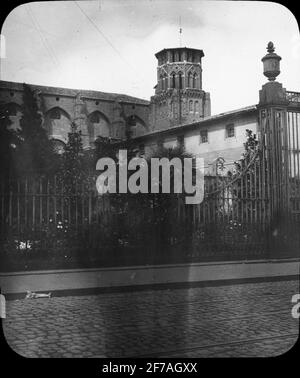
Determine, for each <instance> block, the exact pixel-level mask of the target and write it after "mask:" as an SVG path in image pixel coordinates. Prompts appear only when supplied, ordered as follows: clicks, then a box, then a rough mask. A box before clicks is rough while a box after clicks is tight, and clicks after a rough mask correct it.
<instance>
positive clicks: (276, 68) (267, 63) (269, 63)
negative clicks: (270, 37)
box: [261, 42, 281, 81]
mask: <svg viewBox="0 0 300 378" xmlns="http://www.w3.org/2000/svg"><path fill="white" fill-rule="evenodd" d="M267 51H268V54H267V55H265V56H264V57H263V58H262V60H261V61H262V62H263V65H264V75H265V76H266V77H267V78H268V79H269V81H275V80H276V77H277V76H278V75H279V74H280V60H281V57H280V56H279V55H277V54H276V53H275V52H274V51H275V47H274V44H273V42H269V43H268V46H267Z"/></svg>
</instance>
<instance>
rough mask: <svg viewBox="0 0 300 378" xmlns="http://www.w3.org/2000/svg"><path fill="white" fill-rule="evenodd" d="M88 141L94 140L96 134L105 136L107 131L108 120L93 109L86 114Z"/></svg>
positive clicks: (108, 134)
mask: <svg viewBox="0 0 300 378" xmlns="http://www.w3.org/2000/svg"><path fill="white" fill-rule="evenodd" d="M88 121H89V137H90V142H94V141H95V140H96V139H97V138H98V136H101V137H104V138H107V137H109V136H110V133H109V121H108V119H107V118H106V117H105V116H104V115H103V114H102V113H101V112H99V111H95V112H93V113H91V114H90V115H89V116H88Z"/></svg>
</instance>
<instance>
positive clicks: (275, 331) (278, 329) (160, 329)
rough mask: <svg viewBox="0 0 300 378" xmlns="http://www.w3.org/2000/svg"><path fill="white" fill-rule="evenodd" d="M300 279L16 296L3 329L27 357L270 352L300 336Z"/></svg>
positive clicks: (12, 344)
mask: <svg viewBox="0 0 300 378" xmlns="http://www.w3.org/2000/svg"><path fill="white" fill-rule="evenodd" d="M297 293H299V281H298V280H280V281H272V282H251V283H243V284H234V285H223V286H215V287H212V286H211V287H190V288H186V287H182V288H180V287H176V288H167V289H156V290H152V289H148V290H143V291H133V290H132V291H127V292H111V293H102V294H98V295H81V296H76V295H73V296H72V295H70V296H61V297H55V296H54V297H52V298H50V299H48V298H43V299H21V300H10V301H7V303H6V311H7V316H6V319H3V331H4V334H5V338H6V340H7V343H8V344H9V346H10V347H11V348H12V349H13V350H14V351H15V352H16V353H18V354H20V355H22V356H25V357H98V358H99V357H108V358H113V357H149V358H150V357H154V358H155V357H165V358H168V357H189V358H192V357H196V358H199V357H253V356H258V357H270V356H277V355H281V354H283V353H285V352H287V351H288V350H289V349H290V348H292V346H293V345H294V344H295V342H296V340H297V338H298V334H299V320H297V319H295V318H293V317H292V313H291V311H292V306H293V304H292V302H291V299H292V296H293V295H294V294H297Z"/></svg>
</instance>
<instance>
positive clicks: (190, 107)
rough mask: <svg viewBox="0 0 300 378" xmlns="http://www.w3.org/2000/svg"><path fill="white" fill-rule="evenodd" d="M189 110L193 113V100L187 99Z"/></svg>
mask: <svg viewBox="0 0 300 378" xmlns="http://www.w3.org/2000/svg"><path fill="white" fill-rule="evenodd" d="M189 112H190V113H193V100H190V101H189Z"/></svg>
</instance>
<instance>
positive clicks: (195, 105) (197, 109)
mask: <svg viewBox="0 0 300 378" xmlns="http://www.w3.org/2000/svg"><path fill="white" fill-rule="evenodd" d="M194 109H195V113H199V101H195V104H194Z"/></svg>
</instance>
